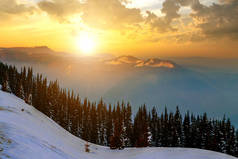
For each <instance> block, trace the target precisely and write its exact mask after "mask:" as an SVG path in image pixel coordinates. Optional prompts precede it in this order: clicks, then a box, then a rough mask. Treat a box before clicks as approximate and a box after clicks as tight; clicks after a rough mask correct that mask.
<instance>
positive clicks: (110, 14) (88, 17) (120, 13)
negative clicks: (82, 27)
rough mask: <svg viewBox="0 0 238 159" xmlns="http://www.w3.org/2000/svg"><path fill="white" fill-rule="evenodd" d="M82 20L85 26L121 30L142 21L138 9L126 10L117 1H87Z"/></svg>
mask: <svg viewBox="0 0 238 159" xmlns="http://www.w3.org/2000/svg"><path fill="white" fill-rule="evenodd" d="M82 18H83V20H84V21H85V22H86V23H87V24H89V25H91V26H96V27H101V28H121V27H123V26H126V25H138V24H139V23H141V22H142V21H143V18H142V15H141V11H140V10H139V9H136V8H126V6H125V5H123V4H122V2H121V1H119V0H103V1H98V0H87V1H86V3H85V6H84V10H83V16H82Z"/></svg>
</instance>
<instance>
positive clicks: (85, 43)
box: [76, 32, 96, 55]
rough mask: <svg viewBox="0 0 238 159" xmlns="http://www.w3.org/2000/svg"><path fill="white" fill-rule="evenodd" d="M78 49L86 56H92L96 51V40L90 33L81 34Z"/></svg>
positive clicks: (77, 43) (78, 38) (77, 41)
mask: <svg viewBox="0 0 238 159" xmlns="http://www.w3.org/2000/svg"><path fill="white" fill-rule="evenodd" d="M76 45H77V48H78V49H80V51H81V52H82V53H83V54H85V55H90V54H92V53H93V51H94V49H95V46H96V44H95V39H94V37H93V36H92V35H91V34H90V33H88V32H81V33H80V34H79V36H78V37H77V39H76Z"/></svg>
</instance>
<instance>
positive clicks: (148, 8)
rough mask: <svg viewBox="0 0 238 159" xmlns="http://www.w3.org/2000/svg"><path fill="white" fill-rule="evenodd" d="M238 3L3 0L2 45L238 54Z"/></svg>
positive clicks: (190, 54) (139, 53)
mask: <svg viewBox="0 0 238 159" xmlns="http://www.w3.org/2000/svg"><path fill="white" fill-rule="evenodd" d="M1 6H3V7H1ZM105 6H107V7H106V8H105ZM237 6H238V4H237V3H236V1H235V0H212V1H208V0H193V1H186V0H180V1H174V0H147V1H141V0H107V1H105V2H104V3H102V2H100V3H99V2H97V1H96V0H87V1H79V0H71V1H70V2H68V1H67V0H60V1H57V0H52V1H47V0H31V1H26V0H4V1H3V0H2V1H0V17H1V22H0V24H1V26H0V34H1V37H0V46H1V47H34V46H48V47H49V48H52V49H54V50H56V51H60V52H72V53H76V54H92V55H96V54H100V53H108V52H109V53H111V54H113V55H115V56H120V55H123V54H130V55H132V56H140V57H143V56H158V57H174V56H175V57H194V56H195V57H197V56H202V57H216V58H237V57H238V54H237V52H236V50H238V45H237V40H238V37H237V30H236V29H235V28H237V27H238V22H237V20H236V19H237V16H236V15H238V13H237V9H236V8H237ZM114 11H115V12H114Z"/></svg>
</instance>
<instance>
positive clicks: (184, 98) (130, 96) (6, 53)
mask: <svg viewBox="0 0 238 159" xmlns="http://www.w3.org/2000/svg"><path fill="white" fill-rule="evenodd" d="M0 60H1V61H3V62H6V63H8V64H13V65H16V66H17V68H18V69H20V68H21V67H22V66H30V67H33V70H34V72H39V73H42V74H43V75H45V76H46V77H47V78H48V79H50V80H56V79H57V80H58V81H59V83H60V86H61V87H63V88H69V89H72V90H74V91H75V92H77V93H79V95H80V97H82V98H85V97H87V98H89V99H90V100H91V101H98V100H100V98H101V97H102V98H103V99H104V100H105V102H107V103H112V104H115V103H116V102H117V100H120V101H121V100H124V101H125V102H127V101H129V102H131V104H132V107H133V110H134V112H136V110H137V109H138V107H139V106H141V105H142V104H144V103H146V105H147V107H149V108H151V107H153V106H156V107H157V109H158V110H161V109H164V107H165V106H167V108H168V109H169V110H175V107H176V106H177V105H178V106H179V107H180V108H181V110H182V111H183V112H184V111H187V110H189V111H192V112H196V113H197V114H200V113H203V112H207V113H208V115H209V116H211V117H214V118H220V119H221V118H222V117H223V115H224V114H225V115H226V116H227V117H229V118H231V120H232V122H233V123H234V124H235V125H236V126H238V114H237V112H238V107H237V103H238V83H237V80H238V71H237V70H238V69H237V68H238V61H237V59H232V60H230V59H209V58H198V57H197V58H195V57H194V58H168V59H160V58H151V57H150V58H145V57H144V58H138V57H135V56H128V55H126V56H119V57H113V56H110V54H104V55H102V56H100V55H97V56H90V57H82V56H79V55H77V56H76V55H73V54H69V53H58V52H55V51H53V50H51V49H49V48H47V47H34V48H1V49H0Z"/></svg>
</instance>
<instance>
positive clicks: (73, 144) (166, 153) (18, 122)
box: [0, 91, 236, 159]
mask: <svg viewBox="0 0 238 159" xmlns="http://www.w3.org/2000/svg"><path fill="white" fill-rule="evenodd" d="M85 144H86V142H85V141H83V140H81V139H79V138H77V137H75V136H73V135H71V134H70V133H68V132H67V131H66V130H64V129H63V128H61V127H60V126H59V125H57V124H56V123H55V122H54V121H52V120H51V119H49V118H48V117H46V116H45V115H44V114H42V113H40V112H39V111H37V110H36V109H35V108H34V107H32V106H30V105H27V104H25V103H24V101H23V100H21V99H19V98H17V97H16V96H14V95H13V94H9V93H5V92H2V91H0V158H1V159H9V158H10V159H49V158H50V159H51V158H52V159H53V158H54V159H95V158H97V159H111V158H114V159H122V158H123V159H145V158H146V159H168V158H171V159H195V158H196V159H204V158H206V159H236V158H235V157H232V156H229V155H225V154H222V153H217V152H212V151H207V150H200V149H190V148H163V147H160V148H150V147H148V148H126V149H124V150H110V149H109V148H108V147H104V146H98V145H95V144H91V143H89V149H90V152H89V153H87V152H85Z"/></svg>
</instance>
